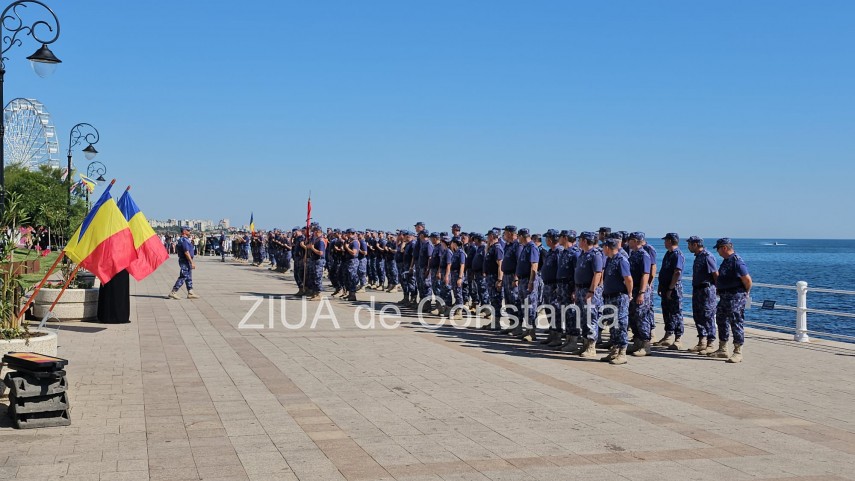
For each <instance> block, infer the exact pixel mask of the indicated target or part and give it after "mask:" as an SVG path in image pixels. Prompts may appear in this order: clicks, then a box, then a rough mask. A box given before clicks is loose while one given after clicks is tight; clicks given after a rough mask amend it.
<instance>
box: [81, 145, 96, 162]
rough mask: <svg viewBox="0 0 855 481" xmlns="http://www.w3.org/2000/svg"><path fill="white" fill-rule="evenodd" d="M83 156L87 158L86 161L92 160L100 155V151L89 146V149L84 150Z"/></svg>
mask: <svg viewBox="0 0 855 481" xmlns="http://www.w3.org/2000/svg"><path fill="white" fill-rule="evenodd" d="M83 155H85V156H86V160H92V159H94V158H95V156H96V155H98V151H97V150H95V147H93V146H92V144H89V146H88V147H86V148H85V149H83Z"/></svg>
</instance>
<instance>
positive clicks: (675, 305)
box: [653, 232, 686, 351]
mask: <svg viewBox="0 0 855 481" xmlns="http://www.w3.org/2000/svg"><path fill="white" fill-rule="evenodd" d="M662 239H663V240H664V241H665V255H664V256H663V257H662V269H660V270H659V291H658V294H659V297H660V299H661V301H662V319H664V320H665V336H664V337H663V338H662V339H660V340H659V341H658V342H656V343H654V344H653V345H654V346H660V347H667V348H668V349H671V350H674V351H679V350H680V349H682V348H683V345H682V343H681V342H680V340H681V338H682V337H683V281H682V278H683V267H684V264H685V262H686V260H685V258H684V257H683V253H682V252H681V251H680V236H679V235H677V233H676V232H669V233H667V234H665V237H663V238H662Z"/></svg>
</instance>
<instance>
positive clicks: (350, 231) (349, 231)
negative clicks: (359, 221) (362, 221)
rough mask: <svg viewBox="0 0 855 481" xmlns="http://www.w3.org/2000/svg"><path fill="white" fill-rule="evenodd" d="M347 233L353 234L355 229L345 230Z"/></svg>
mask: <svg viewBox="0 0 855 481" xmlns="http://www.w3.org/2000/svg"><path fill="white" fill-rule="evenodd" d="M344 233H345V234H353V229H347V230H346V231H344Z"/></svg>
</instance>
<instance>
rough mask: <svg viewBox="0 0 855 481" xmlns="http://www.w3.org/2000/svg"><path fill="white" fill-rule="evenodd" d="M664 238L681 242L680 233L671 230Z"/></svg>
mask: <svg viewBox="0 0 855 481" xmlns="http://www.w3.org/2000/svg"><path fill="white" fill-rule="evenodd" d="M662 239H663V240H669V241H673V242H680V234H677V233H676V232H669V233H667V234H665V236H664V237H662Z"/></svg>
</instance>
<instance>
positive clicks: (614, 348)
mask: <svg viewBox="0 0 855 481" xmlns="http://www.w3.org/2000/svg"><path fill="white" fill-rule="evenodd" d="M617 354H618V347H617V346H612V347H610V348H609V353H608V354H606V356H605V357H601V358H600V361H602V362H609V361H611V360H612V359H614V358H615V357H617Z"/></svg>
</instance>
